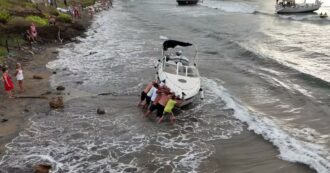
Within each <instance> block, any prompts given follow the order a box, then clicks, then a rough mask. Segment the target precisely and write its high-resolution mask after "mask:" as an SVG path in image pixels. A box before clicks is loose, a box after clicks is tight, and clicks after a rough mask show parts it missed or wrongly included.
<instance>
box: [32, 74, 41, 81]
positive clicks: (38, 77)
mask: <svg viewBox="0 0 330 173" xmlns="http://www.w3.org/2000/svg"><path fill="white" fill-rule="evenodd" d="M33 79H38V80H40V79H43V77H42V76H40V75H33Z"/></svg>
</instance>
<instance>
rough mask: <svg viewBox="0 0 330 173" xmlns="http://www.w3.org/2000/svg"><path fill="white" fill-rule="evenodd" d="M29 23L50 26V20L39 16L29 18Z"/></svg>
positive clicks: (27, 18)
mask: <svg viewBox="0 0 330 173" xmlns="http://www.w3.org/2000/svg"><path fill="white" fill-rule="evenodd" d="M26 20H27V21H30V22H33V23H34V24H35V25H36V26H46V25H48V19H44V18H41V17H39V16H27V17H26Z"/></svg>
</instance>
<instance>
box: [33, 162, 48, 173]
mask: <svg viewBox="0 0 330 173" xmlns="http://www.w3.org/2000/svg"><path fill="white" fill-rule="evenodd" d="M33 169H34V172H35V173H49V171H50V170H51V169H52V166H51V165H47V164H39V165H36V166H34V167H33Z"/></svg>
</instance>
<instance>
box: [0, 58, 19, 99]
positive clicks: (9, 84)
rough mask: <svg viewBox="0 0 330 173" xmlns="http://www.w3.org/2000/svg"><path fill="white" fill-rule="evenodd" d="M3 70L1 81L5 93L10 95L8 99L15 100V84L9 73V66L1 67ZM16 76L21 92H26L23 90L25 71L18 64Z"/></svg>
mask: <svg viewBox="0 0 330 173" xmlns="http://www.w3.org/2000/svg"><path fill="white" fill-rule="evenodd" d="M1 69H2V79H1V80H2V82H3V84H4V88H5V91H6V92H7V94H8V98H14V95H13V93H12V91H13V89H14V83H13V81H12V78H11V77H10V75H9V73H8V66H7V65H3V66H2V67H1ZM14 75H15V77H16V80H17V82H18V85H19V88H20V90H19V92H24V88H23V80H24V75H23V69H22V66H21V64H20V63H17V64H16V72H15V74H14Z"/></svg>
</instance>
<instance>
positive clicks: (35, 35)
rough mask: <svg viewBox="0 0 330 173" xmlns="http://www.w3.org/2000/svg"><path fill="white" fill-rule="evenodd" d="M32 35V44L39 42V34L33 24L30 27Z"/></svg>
mask: <svg viewBox="0 0 330 173" xmlns="http://www.w3.org/2000/svg"><path fill="white" fill-rule="evenodd" d="M30 34H31V39H32V42H37V36H38V33H37V29H36V26H35V24H34V23H33V22H32V23H31V26H30Z"/></svg>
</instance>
